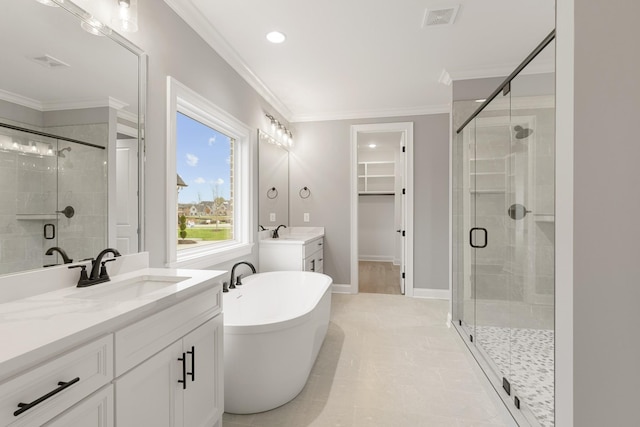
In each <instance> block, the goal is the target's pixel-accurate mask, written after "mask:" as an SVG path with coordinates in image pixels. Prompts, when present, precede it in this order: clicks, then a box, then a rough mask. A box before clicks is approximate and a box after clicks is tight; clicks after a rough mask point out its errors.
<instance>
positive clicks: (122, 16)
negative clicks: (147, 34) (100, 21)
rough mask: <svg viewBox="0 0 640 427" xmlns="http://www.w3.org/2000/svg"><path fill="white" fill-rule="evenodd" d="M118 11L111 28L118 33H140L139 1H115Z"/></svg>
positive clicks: (115, 13)
mask: <svg viewBox="0 0 640 427" xmlns="http://www.w3.org/2000/svg"><path fill="white" fill-rule="evenodd" d="M115 2H116V11H115V12H114V14H113V19H112V20H111V26H112V27H113V28H114V29H115V30H118V31H123V32H125V33H135V32H136V31H138V0H115Z"/></svg>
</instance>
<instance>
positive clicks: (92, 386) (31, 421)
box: [0, 335, 113, 427]
mask: <svg viewBox="0 0 640 427" xmlns="http://www.w3.org/2000/svg"><path fill="white" fill-rule="evenodd" d="M112 379H113V335H107V336H105V337H103V338H101V339H99V340H96V341H93V342H92V343H90V344H86V345H84V346H82V347H79V348H77V349H75V350H72V351H71V352H69V353H66V354H64V355H62V356H59V357H56V358H54V359H52V360H50V361H47V362H45V363H44V364H42V365H40V366H38V367H37V368H35V369H32V370H29V371H27V372H25V373H24V374H22V375H19V376H17V377H14V378H13V379H11V380H9V381H6V382H4V383H2V384H0V426H9V425H10V426H12V427H18V426H40V425H42V424H44V423H45V422H47V421H49V420H50V419H52V418H53V417H55V416H56V415H58V414H60V413H61V412H63V411H65V410H66V409H67V408H70V407H71V406H73V405H75V404H76V403H77V402H79V401H80V400H82V399H83V398H84V397H86V396H88V395H90V394H91V393H93V392H94V391H96V390H98V389H99V388H100V387H102V386H103V385H105V384H107V383H108V382H109V381H111V380H112ZM19 403H25V404H31V405H30V406H31V407H27V406H23V407H22V408H20V407H19V406H18V404H19ZM17 411H22V412H21V413H18V415H15V413H16V412H17Z"/></svg>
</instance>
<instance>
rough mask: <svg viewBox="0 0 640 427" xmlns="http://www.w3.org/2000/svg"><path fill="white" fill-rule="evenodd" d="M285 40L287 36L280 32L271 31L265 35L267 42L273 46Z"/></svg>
mask: <svg viewBox="0 0 640 427" xmlns="http://www.w3.org/2000/svg"><path fill="white" fill-rule="evenodd" d="M286 39H287V36H285V35H284V34H283V33H281V32H280V31H271V32H270V33H269V34H267V40H269V41H270V42H271V43H274V44H280V43H282V42H284V41H285V40H286Z"/></svg>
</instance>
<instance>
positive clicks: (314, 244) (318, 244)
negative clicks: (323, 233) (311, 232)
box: [302, 237, 324, 258]
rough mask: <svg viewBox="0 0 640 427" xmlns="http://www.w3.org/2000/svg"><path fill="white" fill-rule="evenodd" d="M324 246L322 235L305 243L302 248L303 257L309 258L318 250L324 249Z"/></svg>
mask: <svg viewBox="0 0 640 427" xmlns="http://www.w3.org/2000/svg"><path fill="white" fill-rule="evenodd" d="M323 247H324V239H323V238H322V237H321V238H319V239H316V240H312V241H311V242H309V243H307V244H306V245H304V248H303V249H302V258H308V257H309V256H311V255H313V254H315V253H316V252H318V251H320V250H322V249H323Z"/></svg>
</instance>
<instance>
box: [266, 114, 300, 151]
mask: <svg viewBox="0 0 640 427" xmlns="http://www.w3.org/2000/svg"><path fill="white" fill-rule="evenodd" d="M265 116H267V118H268V119H269V120H270V121H271V133H272V134H273V135H269V137H270V138H271V139H273V140H274V142H276V143H279V144H281V145H286V146H289V147H290V146H292V145H293V134H292V133H291V131H290V130H289V129H287V128H286V126H285V125H283V124H282V123H280V122H279V121H278V120H276V119H275V118H274V117H273V116H272V115H271V114H265Z"/></svg>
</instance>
